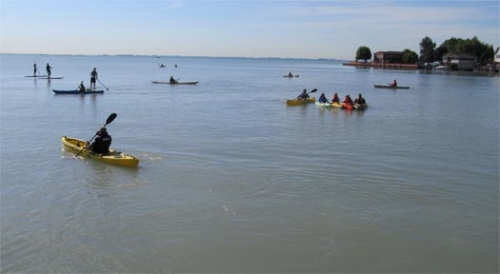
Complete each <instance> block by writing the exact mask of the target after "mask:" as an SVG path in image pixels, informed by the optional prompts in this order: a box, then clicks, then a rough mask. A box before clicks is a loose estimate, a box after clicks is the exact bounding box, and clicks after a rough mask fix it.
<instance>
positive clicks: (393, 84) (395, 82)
mask: <svg viewBox="0 0 500 274" xmlns="http://www.w3.org/2000/svg"><path fill="white" fill-rule="evenodd" d="M397 86H398V82H397V81H396V79H394V81H392V83H391V87H397Z"/></svg>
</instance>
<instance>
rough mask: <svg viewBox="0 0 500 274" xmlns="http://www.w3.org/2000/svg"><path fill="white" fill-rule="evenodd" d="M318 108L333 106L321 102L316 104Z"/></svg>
mask: <svg viewBox="0 0 500 274" xmlns="http://www.w3.org/2000/svg"><path fill="white" fill-rule="evenodd" d="M315 104H316V105H317V106H318V107H331V106H332V104H331V103H320V102H316V103H315Z"/></svg>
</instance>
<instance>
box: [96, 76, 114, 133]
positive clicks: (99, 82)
mask: <svg viewBox="0 0 500 274" xmlns="http://www.w3.org/2000/svg"><path fill="white" fill-rule="evenodd" d="M97 81H99V83H101V85H102V86H103V87H105V88H106V90H109V88H108V87H107V86H105V85H104V84H103V83H102V82H101V80H99V79H97ZM113 114H114V113H113ZM110 117H111V116H110ZM115 117H116V115H115ZM113 119H114V118H113ZM111 121H113V120H111ZM110 123H111V122H110Z"/></svg>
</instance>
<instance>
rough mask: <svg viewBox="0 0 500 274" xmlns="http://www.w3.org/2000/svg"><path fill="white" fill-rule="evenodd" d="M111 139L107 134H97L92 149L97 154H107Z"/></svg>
mask: <svg viewBox="0 0 500 274" xmlns="http://www.w3.org/2000/svg"><path fill="white" fill-rule="evenodd" d="M111 140H112V138H111V136H110V135H108V134H105V135H102V136H101V135H97V137H96V138H95V141H94V142H93V143H92V151H93V152H95V153H99V154H108V153H109V146H110V145H111Z"/></svg>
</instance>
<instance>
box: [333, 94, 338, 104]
mask: <svg viewBox="0 0 500 274" xmlns="http://www.w3.org/2000/svg"><path fill="white" fill-rule="evenodd" d="M333 103H337V104H339V103H340V98H339V95H338V94H337V93H335V94H334V95H333V97H332V104H333Z"/></svg>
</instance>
